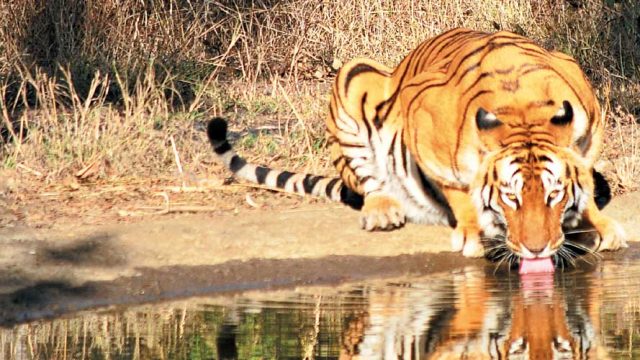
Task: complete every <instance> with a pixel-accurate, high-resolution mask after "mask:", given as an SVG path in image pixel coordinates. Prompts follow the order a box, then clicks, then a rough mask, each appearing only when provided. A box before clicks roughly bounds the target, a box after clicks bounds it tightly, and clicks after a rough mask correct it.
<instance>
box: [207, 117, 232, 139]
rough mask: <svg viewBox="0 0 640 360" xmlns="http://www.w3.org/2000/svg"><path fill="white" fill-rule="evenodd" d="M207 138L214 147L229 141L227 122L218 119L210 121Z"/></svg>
mask: <svg viewBox="0 0 640 360" xmlns="http://www.w3.org/2000/svg"><path fill="white" fill-rule="evenodd" d="M207 137H209V141H211V143H212V144H214V145H215V144H218V143H221V142H223V141H225V140H227V120H225V119H223V118H219V117H216V118H213V119H212V120H211V121H209V125H207Z"/></svg>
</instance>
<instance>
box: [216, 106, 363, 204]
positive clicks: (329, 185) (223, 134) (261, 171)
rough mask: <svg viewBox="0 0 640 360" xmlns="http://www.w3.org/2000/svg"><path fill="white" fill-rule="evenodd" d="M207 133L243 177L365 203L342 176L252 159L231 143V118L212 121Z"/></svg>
mask: <svg viewBox="0 0 640 360" xmlns="http://www.w3.org/2000/svg"><path fill="white" fill-rule="evenodd" d="M207 136H208V138H209V142H210V143H211V146H212V147H213V151H214V152H215V153H216V154H217V155H218V157H219V158H220V159H221V160H222V161H223V162H224V165H225V166H226V167H227V168H229V170H231V171H232V172H233V173H234V174H235V175H236V176H238V177H239V178H241V179H245V180H247V181H250V182H252V183H256V184H260V185H264V186H266V187H269V188H274V189H281V190H284V191H286V192H289V193H297V194H300V195H312V196H317V197H324V198H327V199H330V200H333V201H340V202H342V203H344V204H346V205H349V206H351V207H353V208H357V209H359V208H361V207H362V202H363V198H362V195H360V194H358V193H356V192H354V191H352V190H351V189H349V188H348V187H347V186H345V185H344V183H343V182H342V180H341V179H340V178H337V177H336V178H331V177H326V176H319V175H312V174H302V173H293V172H290V171H284V170H277V169H271V168H268V167H264V166H260V165H255V164H251V163H248V162H247V161H246V160H245V159H244V158H242V157H241V156H240V155H238V154H237V153H236V152H235V151H234V150H233V148H232V147H231V144H230V143H229V141H228V139H227V121H226V120H224V119H222V118H214V119H212V120H211V121H209V125H208V126H207Z"/></svg>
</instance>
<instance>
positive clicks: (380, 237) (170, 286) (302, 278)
mask: <svg viewBox="0 0 640 360" xmlns="http://www.w3.org/2000/svg"><path fill="white" fill-rule="evenodd" d="M606 212H607V213H609V214H610V215H611V216H614V217H615V218H617V219H618V220H619V221H620V222H621V223H622V224H623V226H624V227H625V229H626V230H627V232H628V234H629V235H630V237H631V239H632V240H636V234H637V233H638V227H639V226H640V222H639V221H638V220H637V219H640V193H633V194H627V195H624V196H621V197H619V198H616V199H614V200H613V202H612V203H611V205H609V207H608V208H607V209H606ZM357 217H358V213H357V212H355V211H353V210H350V209H347V208H343V207H340V206H336V205H333V204H331V205H307V206H304V207H302V208H299V209H295V210H280V211H254V212H244V213H242V214H240V215H232V214H228V215H219V216H204V215H199V216H196V215H189V216H186V215H185V216H180V217H177V218H162V217H160V218H157V219H154V220H152V221H146V222H139V223H136V224H116V225H103V226H63V227H57V228H55V229H47V230H44V229H33V228H25V227H23V228H12V229H3V230H0V244H1V246H2V252H1V253H0V308H1V309H2V311H0V323H4V324H10V323H13V322H15V321H24V320H28V319H32V318H38V317H41V316H54V315H55V314H58V313H60V312H68V311H74V310H79V309H84V308H87V307H95V306H105V305H114V304H127V303H134V302H145V301H158V300H161V299H165V298H172V297H184V296H189V295H202V294H206V293H210V292H220V291H223V292H237V291H243V290H248V289H260V288H273V287H286V286H295V285H304V284H316V283H327V282H343V281H354V280H359V279H364V278H373V277H385V276H402V275H406V274H411V273H417V274H425V273H430V272H438V271H450V270H454V269H456V268H458V269H461V268H463V267H464V266H485V265H486V262H485V261H484V260H471V259H465V258H463V257H462V256H461V255H459V254H454V253H450V252H448V250H449V240H448V236H449V230H448V229H446V228H442V227H431V226H419V225H412V224H409V225H408V226H406V227H405V228H403V229H401V230H397V231H392V232H380V233H367V232H365V231H362V230H360V229H359V227H358V225H357V224H358V221H357ZM608 257H635V258H637V257H638V246H636V245H635V244H634V245H633V246H632V250H630V251H629V250H628V251H626V252H621V253H616V254H610V255H608Z"/></svg>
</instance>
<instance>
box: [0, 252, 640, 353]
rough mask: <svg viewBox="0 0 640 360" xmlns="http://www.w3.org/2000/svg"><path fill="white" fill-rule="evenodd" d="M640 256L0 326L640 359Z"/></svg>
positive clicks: (150, 340)
mask: <svg viewBox="0 0 640 360" xmlns="http://www.w3.org/2000/svg"><path fill="white" fill-rule="evenodd" d="M639 295H640V263H639V262H637V261H634V262H623V261H621V262H613V261H604V262H602V263H600V264H597V265H596V266H593V267H592V268H591V269H589V270H584V269H583V270H574V271H566V272H564V273H557V274H555V275H553V274H550V275H543V276H534V277H522V278H521V277H519V276H518V275H517V274H515V273H508V272H507V273H503V272H497V273H495V272H494V269H493V268H487V269H484V268H467V269H465V270H464V271H456V272H449V273H441V274H436V275H429V276H427V277H407V278H397V279H387V280H377V281H370V282H365V283H359V284H351V285H341V286H339V287H333V288H328V287H309V288H299V289H295V290H290V291H272V292H253V293H247V294H244V295H242V296H235V297H212V298H206V297H200V298H195V299H188V300H185V301H179V302H171V303H158V304H151V305H144V306H136V307H130V308H126V309H118V310H113V309H111V310H109V309H105V310H99V311H92V312H82V313H78V314H74V315H70V316H66V317H64V318H60V319H54V320H47V321H37V322H32V323H28V324H19V325H16V326H14V327H12V328H8V329H2V330H0V341H1V345H0V349H2V350H1V351H2V354H1V356H2V357H3V358H6V359H12V358H13V359H22V358H43V359H48V358H62V357H65V356H66V357H68V358H105V357H108V358H141V359H156V358H171V359H186V358H189V359H211V358H215V359H219V358H239V359H250V358H274V359H276V358H277V359H281V358H296V359H299V358H305V357H306V358H342V359H350V358H354V359H355V358H360V359H376V358H377V359H384V358H393V359H397V358H420V359H448V358H460V357H461V356H463V357H464V356H466V357H467V358H480V359H484V358H503V359H504V358H512V359H527V358H539V359H554V358H555V359H571V358H589V359H603V358H640V346H638V344H640V335H639V334H640V297H639Z"/></svg>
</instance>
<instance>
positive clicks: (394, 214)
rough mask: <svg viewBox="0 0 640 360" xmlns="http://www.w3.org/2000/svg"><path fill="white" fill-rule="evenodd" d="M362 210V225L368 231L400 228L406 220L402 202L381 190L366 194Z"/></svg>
mask: <svg viewBox="0 0 640 360" xmlns="http://www.w3.org/2000/svg"><path fill="white" fill-rule="evenodd" d="M361 211H362V213H361V215H360V226H362V228H363V229H365V230H368V231H373V230H391V229H395V228H399V227H401V226H402V225H404V223H405V221H406V218H405V213H404V210H403V209H402V204H400V202H399V201H398V200H396V199H395V198H394V197H392V196H389V195H385V194H384V193H381V192H373V193H370V194H368V195H366V196H365V197H364V206H363V207H362V210H361Z"/></svg>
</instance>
